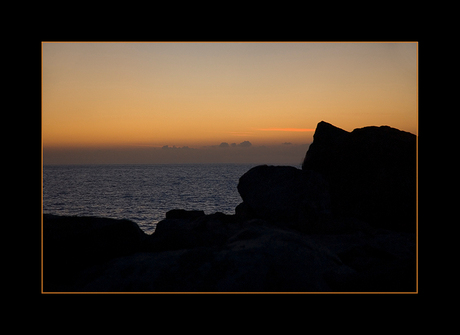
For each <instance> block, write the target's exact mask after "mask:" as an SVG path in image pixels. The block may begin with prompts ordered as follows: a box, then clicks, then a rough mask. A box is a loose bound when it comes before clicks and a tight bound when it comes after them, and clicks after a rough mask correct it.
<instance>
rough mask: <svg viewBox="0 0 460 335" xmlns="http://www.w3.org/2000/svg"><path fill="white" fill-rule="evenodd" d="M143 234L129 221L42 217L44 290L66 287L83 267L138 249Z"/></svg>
mask: <svg viewBox="0 0 460 335" xmlns="http://www.w3.org/2000/svg"><path fill="white" fill-rule="evenodd" d="M144 238H145V233H144V232H143V231H142V230H141V229H140V228H139V226H138V225H137V224H136V223H134V222H132V221H129V220H115V219H107V218H97V217H77V216H56V215H47V214H45V215H44V216H43V257H44V262H43V274H44V284H45V285H44V288H45V290H51V291H52V290H60V289H65V288H66V287H67V285H71V283H72V280H73V277H74V276H75V274H77V273H78V272H79V271H82V270H83V269H85V268H88V267H90V266H93V265H95V264H99V263H102V262H105V261H107V260H109V259H112V258H115V257H120V256H124V255H129V254H131V253H134V252H137V251H140V247H141V243H142V240H143V239H144Z"/></svg>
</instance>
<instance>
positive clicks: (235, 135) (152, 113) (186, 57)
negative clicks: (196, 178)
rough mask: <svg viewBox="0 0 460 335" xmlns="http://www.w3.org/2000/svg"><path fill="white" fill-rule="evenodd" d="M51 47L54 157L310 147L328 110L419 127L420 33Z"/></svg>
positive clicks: (344, 120) (45, 86) (354, 123)
mask: <svg viewBox="0 0 460 335" xmlns="http://www.w3.org/2000/svg"><path fill="white" fill-rule="evenodd" d="M42 54H43V61H42V138H43V153H44V163H45V164H46V163H68V162H69V159H68V157H70V156H72V155H73V156H72V157H73V158H72V159H71V160H70V161H71V162H74V163H78V162H79V159H81V161H82V162H85V163H87V162H88V159H86V160H84V159H83V158H84V157H88V153H90V152H94V151H95V150H111V152H112V156H114V155H115V156H117V155H118V156H117V159H116V162H126V163H131V162H133V161H132V159H130V158H129V155H128V154H127V153H128V152H129V151H130V149H132V150H134V151H136V150H137V151H139V150H140V148H142V149H143V150H145V148H161V147H163V146H166V145H168V146H170V147H173V146H176V147H177V148H182V147H184V146H186V147H188V148H190V149H199V148H202V147H203V146H207V147H210V146H218V145H219V144H220V143H222V142H226V143H229V144H231V143H236V144H239V143H242V142H244V141H250V142H251V143H252V147H253V149H254V148H255V147H260V146H264V147H265V148H266V147H270V146H281V145H283V143H291V145H293V146H296V145H298V146H302V148H303V146H304V145H305V144H309V143H311V141H312V136H313V133H314V129H315V127H316V125H317V123H318V122H320V121H322V120H324V121H327V122H329V123H332V124H334V125H335V126H338V127H340V128H343V129H345V130H348V131H351V130H353V129H354V128H359V127H364V126H370V125H376V126H380V125H389V126H391V127H395V128H398V129H401V130H405V131H409V132H412V133H414V134H417V43H413V42H412V43H285V42H283V43H215V42H212V43H60V42H59V43H55V42H44V43H43V44H42ZM284 146H286V144H284ZM231 148H232V147H231V146H230V148H229V149H231ZM236 149H238V147H235V150H236ZM85 150H86V151H85ZM116 150H119V151H118V154H117V151H116ZM302 150H303V149H302ZM134 151H133V152H134ZM85 152H86V154H85ZM143 152H144V154H145V151H143ZM157 152H160V151H159V150H157ZM196 152H197V151H196ZM72 153H73V154H72ZM82 153H83V154H82ZM59 155H61V156H59ZM69 155H70V156H69ZM85 155H86V156H85ZM64 156H65V157H67V158H64ZM96 156H97V155H96ZM96 156H95V157H96ZM102 156H103V155H102ZM102 156H101V157H102ZM160 156H161V155H160ZM160 156H158V157H160ZM240 156H241V155H240ZM59 157H61V159H60V158H59ZM152 157H153V156H152ZM302 158H303V157H300V158H299V159H298V160H301V159H302ZM296 159H297V158H296ZM158 160H160V162H161V158H157V159H156V160H155V159H153V158H152V160H151V161H152V162H155V163H157V162H158ZM112 161H113V160H112ZM112 161H110V160H109V161H107V160H104V159H102V158H99V159H96V158H95V159H93V161H92V160H91V159H90V160H89V162H95V163H104V162H112ZM179 161H180V159H179ZM198 161H199V160H197V162H198ZM146 162H149V161H146ZM167 162H168V161H167V159H166V161H165V163H167Z"/></svg>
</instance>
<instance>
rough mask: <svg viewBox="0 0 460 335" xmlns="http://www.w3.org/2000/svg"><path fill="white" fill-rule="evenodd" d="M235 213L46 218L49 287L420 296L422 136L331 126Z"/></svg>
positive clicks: (251, 181) (259, 184) (242, 185)
mask: <svg viewBox="0 0 460 335" xmlns="http://www.w3.org/2000/svg"><path fill="white" fill-rule="evenodd" d="M238 191H239V193H240V195H241V197H242V199H243V202H242V203H241V204H240V205H238V206H237V208H236V209H235V215H227V214H223V213H214V214H209V215H205V213H204V212H203V211H186V210H181V209H175V210H171V211H169V212H167V213H166V215H165V219H164V220H163V221H161V222H159V223H158V224H157V227H156V230H155V232H154V233H153V234H152V235H146V234H145V233H144V232H142V230H141V229H140V228H139V227H138V226H137V224H136V223H134V222H131V221H128V220H114V219H105V218H94V217H66V216H54V215H44V217H43V288H44V292H56V291H62V292H69V291H70V292H415V291H416V290H417V287H416V276H417V271H416V264H417V263H416V256H417V255H416V249H417V248H416V233H415V224H416V222H415V191H416V190H415V136H414V135H412V134H409V133H405V132H401V131H399V130H397V129H393V128H390V127H366V128H362V129H355V130H354V131H353V132H351V133H350V132H347V131H344V130H342V129H339V128H337V127H334V126H332V125H330V124H328V123H325V122H320V123H319V124H318V127H317V129H316V132H315V136H314V142H313V144H312V145H311V146H310V148H309V150H308V152H307V154H306V157H305V161H304V164H303V167H302V170H300V169H296V168H294V167H286V166H284V167H283V166H266V165H263V166H257V167H254V168H253V169H251V170H249V171H248V172H247V173H245V174H244V175H243V176H242V177H241V178H240V180H239V184H238Z"/></svg>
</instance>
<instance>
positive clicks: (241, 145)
mask: <svg viewBox="0 0 460 335" xmlns="http://www.w3.org/2000/svg"><path fill="white" fill-rule="evenodd" d="M238 146H239V147H243V148H249V147H250V146H252V143H251V142H249V141H244V142H241V143H240V144H238Z"/></svg>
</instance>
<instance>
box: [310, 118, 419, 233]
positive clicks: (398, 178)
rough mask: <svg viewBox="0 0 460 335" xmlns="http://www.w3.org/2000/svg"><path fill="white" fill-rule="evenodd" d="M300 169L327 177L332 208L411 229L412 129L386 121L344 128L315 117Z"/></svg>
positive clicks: (386, 225)
mask: <svg viewBox="0 0 460 335" xmlns="http://www.w3.org/2000/svg"><path fill="white" fill-rule="evenodd" d="M302 169H303V170H304V171H316V172H319V173H321V174H322V175H323V176H324V177H325V179H326V180H327V181H328V182H329V185H330V192H331V203H332V209H333V212H334V214H336V215H339V216H345V217H355V218H358V219H361V220H363V221H366V222H368V223H370V224H372V225H374V226H376V227H382V228H388V229H396V230H405V231H415V224H416V223H415V217H416V213H415V211H416V136H415V135H413V134H411V133H408V132H404V131H400V130H398V129H395V128H391V127H388V126H381V127H364V128H359V129H355V130H353V131H352V132H347V131H345V130H342V129H340V128H337V127H334V126H332V125H331V124H328V123H326V122H324V121H321V122H320V123H319V124H318V126H317V128H316V131H315V134H314V141H313V143H312V144H311V145H310V148H309V149H308V151H307V154H306V156H305V160H304V162H303V165H302Z"/></svg>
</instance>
